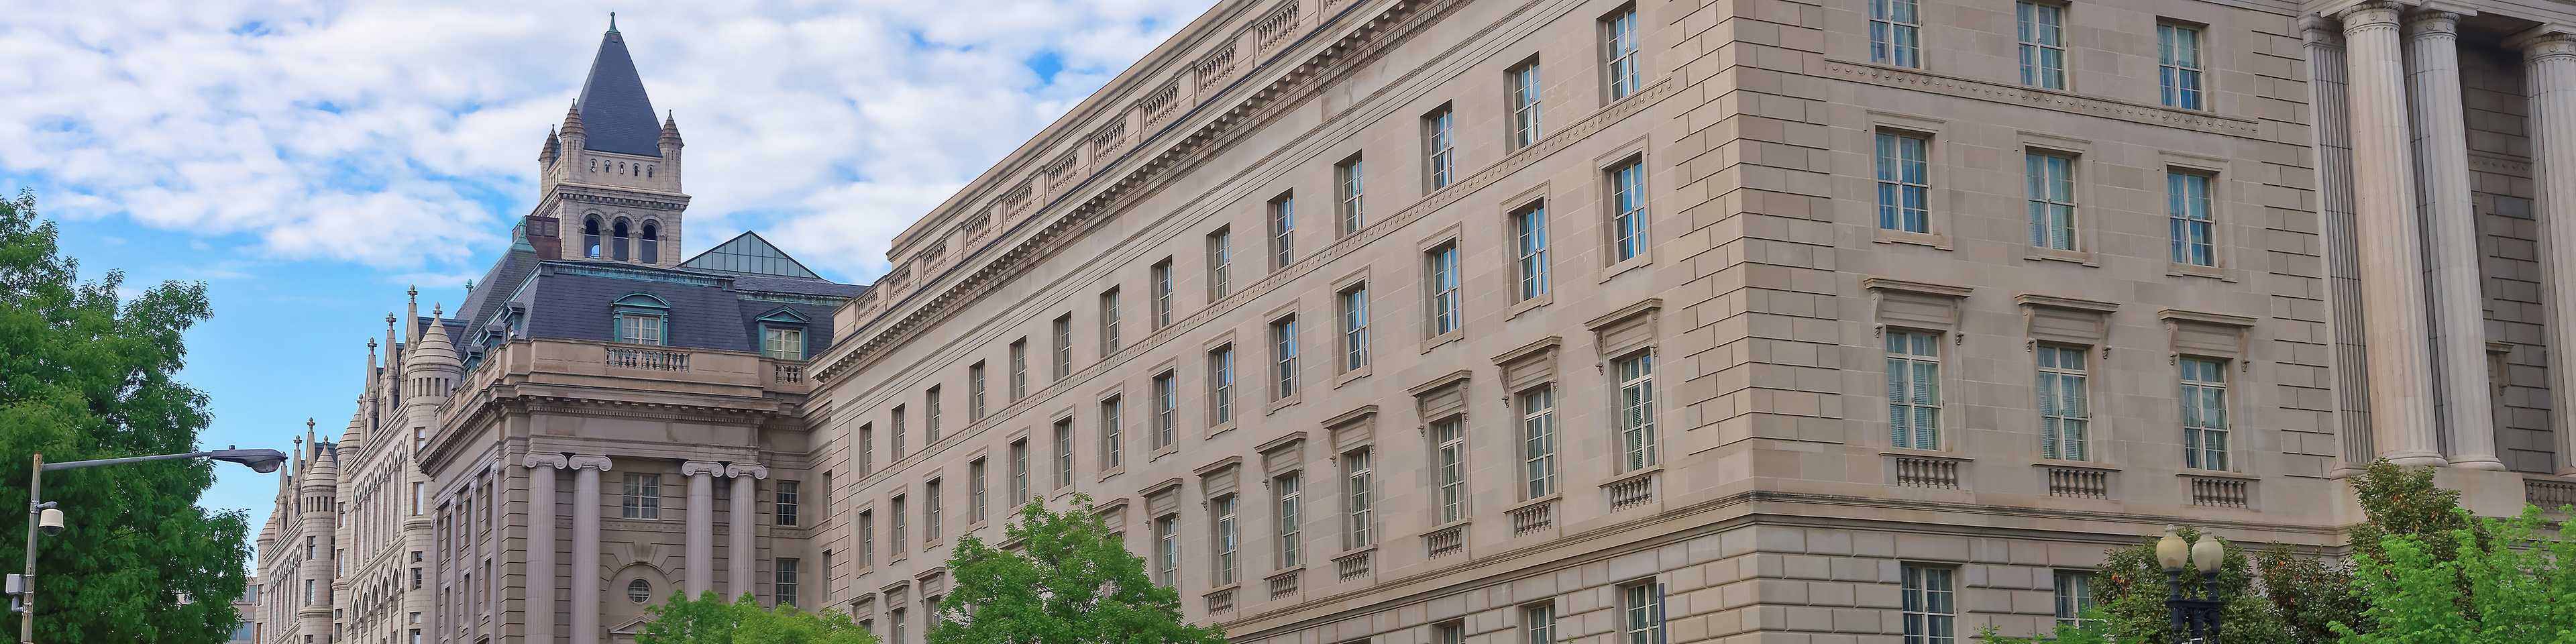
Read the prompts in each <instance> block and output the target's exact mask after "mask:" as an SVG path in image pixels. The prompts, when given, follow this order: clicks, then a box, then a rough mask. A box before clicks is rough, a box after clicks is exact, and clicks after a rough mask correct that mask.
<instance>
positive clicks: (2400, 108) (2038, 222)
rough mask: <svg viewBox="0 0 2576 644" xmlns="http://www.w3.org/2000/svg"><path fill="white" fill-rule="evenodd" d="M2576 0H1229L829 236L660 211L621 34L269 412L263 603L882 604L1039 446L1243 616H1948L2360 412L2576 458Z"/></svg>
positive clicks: (300, 635) (1481, 628) (2337, 486)
mask: <svg viewBox="0 0 2576 644" xmlns="http://www.w3.org/2000/svg"><path fill="white" fill-rule="evenodd" d="M2568 25H2576V10H2571V9H2569V8H2568V7H2566V6H2564V5H2560V4H2556V3H2546V2H2510V1H2502V0H2498V1H2488V2H2468V3H2427V4H2422V5H2417V4H2408V3H2391V2H2378V1H2372V2H2348V1H2347V2H2317V3H2305V4H2302V3H2292V2H2270V1H2264V0H2247V1H2241V2H2224V3H2221V2H2203V1H2198V0H2148V1H2144V2H2131V3H2116V4H2113V3H2074V4H2065V3H2055V2H2047V1H2042V0H2031V1H2020V2H2017V1H2014V0H1974V1H1959V0H1833V1H1831V2H1825V3H1817V4H1810V3H1800V2H1792V1H1788V0H1736V1H1730V2H1718V3H1710V4H1706V5H1702V4H1700V3H1689V2H1679V3H1671V2H1619V1H1614V0H1526V1H1521V0H1245V1H1227V2H1221V3H1219V4H1218V6H1216V7H1214V8H1213V9H1211V10H1210V11H1209V12H1208V13H1206V14H1205V15H1204V16H1202V17H1201V18H1200V19H1198V20H1197V21H1195V22H1193V23H1191V24H1190V25H1188V26H1186V27H1184V28H1182V29H1181V31H1180V32H1179V34H1178V35H1176V36H1174V37H1173V38H1172V39H1171V40H1170V41H1169V42H1166V43H1165V44H1164V45H1162V46H1161V47H1160V48H1158V49H1156V50H1155V51H1154V52H1153V53H1151V54H1149V55H1147V56H1146V57H1145V58H1144V59H1143V60H1142V61H1140V62H1138V63H1137V64H1136V65H1135V66H1134V67H1132V68H1130V69H1129V70H1127V71H1126V72H1125V73H1123V74H1121V75H1120V76H1119V77H1117V78H1116V79H1114V80H1112V81H1111V82H1110V83H1109V84H1108V85H1107V86H1106V87H1104V88H1103V89H1102V90H1101V91H1100V92H1098V93H1097V94H1095V95H1094V96H1092V97H1091V98H1089V99H1088V100H1086V101H1084V102H1082V103H1081V104H1079V105H1077V106H1075V107H1074V108H1073V109H1072V110H1071V111H1070V112H1068V113H1067V114H1066V115H1065V116H1064V117H1063V118H1062V119H1060V120H1059V121H1058V122H1056V123H1055V124H1054V125H1052V126H1050V127H1048V128H1046V129H1045V130H1043V131H1041V132H1040V133H1038V134H1037V135H1036V136H1035V137H1034V138H1032V139H1031V140H1030V141H1029V142H1028V143H1027V144H1025V145H1023V146H1022V147H1021V148H1020V149H1019V150H1017V151H1015V152H1014V153H1012V154H1011V155H1010V156H1008V157H1006V158H1004V159H1003V160H1002V161H1001V162H1000V163H998V164H996V165H995V166H994V167H993V168H992V169H991V170H989V171H987V172H986V173H985V174H984V175H983V176H982V177H980V178H977V179H976V180H975V181H973V182H972V183H970V184H968V185H967V186H966V187H965V188H964V189H963V190H960V191H959V192H958V193H957V195H956V196H955V197H953V198H951V199H950V200H949V201H948V202H947V203H945V204H942V205H941V206H939V207H938V208H936V209H934V210H932V211H931V212H929V213H927V214H925V215H924V216H922V217H921V219H920V220H919V222H917V223H916V224H914V225H913V226H912V227H911V228H910V229H908V230H906V231H905V232H904V233H903V234H902V235H900V236H898V237H897V238H896V239H895V240H894V242H893V244H892V251H891V252H890V253H889V256H888V257H889V260H890V261H891V262H892V264H893V268H892V270H891V271H890V272H888V273H887V274H886V275H885V276H884V277H883V278H882V279H880V280H879V281H878V282H877V283H876V284H874V285H873V286H869V287H859V286H850V285H843V284H836V283H832V282H829V281H827V280H823V279H821V278H819V277H818V276H816V275H814V274H813V273H812V272H810V271H806V270H804V269H803V267H802V266H801V265H798V264H797V263H796V262H795V261H794V260H793V259H792V258H788V257H787V256H786V255H785V254H784V253H780V252H778V251H777V250H776V249H775V248H774V247H771V246H769V245H768V244H767V243H765V242H763V241H761V240H760V239H759V238H758V237H757V236H756V235H749V234H746V235H744V236H741V237H737V238H736V239H734V240H732V241H729V242H726V243H725V244H723V245H721V246H719V247H717V248H715V249H711V250H709V251H706V252H703V253H699V254H697V255H694V256H690V255H686V254H684V253H682V252H681V249H680V248H679V244H678V240H679V239H680V237H679V231H680V229H681V228H680V226H681V219H682V214H683V212H684V211H685V209H686V207H687V205H688V201H687V197H686V195H685V194H683V193H682V192H681V190H680V183H679V177H680V166H681V164H680V150H681V145H680V139H679V135H678V132H677V126H676V125H675V124H674V122H673V121H671V120H669V119H665V120H664V121H662V122H661V123H660V124H659V125H658V126H657V125H656V124H655V123H654V120H653V119H652V116H654V115H653V114H652V109H651V107H650V105H649V101H647V100H646V98H645V93H644V90H643V86H642V84H641V82H640V80H638V77H637V75H636V74H635V72H634V67H633V65H632V63H631V62H630V61H629V60H628V57H627V54H626V50H625V44H624V42H623V41H622V37H621V36H620V35H618V34H617V33H615V32H614V31H613V30H612V31H611V33H610V34H609V35H608V37H607V39H606V41H604V42H603V44H602V48H601V51H600V55H599V58H598V60H597V61H596V62H595V63H594V65H593V69H592V71H591V79H590V81H589V82H588V83H587V84H586V85H585V86H584V89H583V94H582V97H581V98H580V100H579V101H577V103H576V106H575V108H574V110H573V112H572V113H571V114H568V115H567V117H566V120H565V122H564V123H563V125H562V126H561V127H560V129H559V130H558V132H557V133H556V134H555V135H553V136H550V137H549V138H548V140H547V143H546V146H545V148H544V149H543V152H542V153H541V156H540V163H541V167H542V168H543V176H544V192H543V194H542V196H541V201H540V203H539V205H538V206H537V208H536V209H535V211H534V212H533V213H532V214H531V215H530V216H529V217H528V218H527V219H526V220H525V221H524V222H523V223H522V224H520V226H519V227H518V229H517V230H516V231H515V232H514V234H513V241H514V247H513V249H512V250H511V251H510V252H509V253H507V254H506V255H504V257H503V258H502V259H501V260H500V261H499V262H498V263H496V265H495V266H494V268H493V269H492V271H491V273H490V275H489V276H487V277H486V278H485V279H483V280H479V281H478V282H477V283H476V284H477V286H476V287H475V288H474V290H473V293H472V295H470V296H469V297H468V298H467V299H466V300H465V301H464V302H463V303H462V304H460V305H458V307H457V308H456V310H455V311H454V312H453V313H452V315H453V316H454V317H447V316H449V315H451V313H450V312H448V311H446V310H445V309H444V308H443V307H441V306H439V305H438V303H436V302H433V303H432V308H431V314H430V315H429V316H425V317H424V316H421V315H419V314H418V313H417V311H416V310H415V311H413V312H412V313H411V314H410V315H408V316H407V317H397V318H394V319H393V320H390V322H391V325H390V326H391V327H392V328H389V330H388V333H387V337H386V338H385V339H384V340H383V345H382V347H383V350H384V351H385V352H386V353H385V356H386V357H384V358H383V360H382V362H383V363H382V365H381V366H379V365H378V364H377V359H376V358H374V357H371V358H370V359H369V364H368V367H367V371H366V376H367V382H368V386H367V388H366V390H365V391H366V393H365V394H364V395H363V396H362V397H361V399H360V405H359V409H358V411H357V413H356V414H355V415H354V417H353V418H352V420H351V422H350V426H349V428H348V430H347V431H346V432H345V433H344V434H343V436H342V437H341V438H340V440H338V441H336V442H330V441H322V440H316V441H314V442H312V443H310V444H308V445H306V446H305V447H303V448H302V449H300V450H299V460H298V463H297V467H296V468H295V470H294V474H293V475H292V476H290V477H288V478H287V479H285V480H284V482H283V484H282V487H281V490H280V494H279V511H278V512H277V514H276V516H275V517H274V518H273V519H272V521H271V523H270V525H269V526H268V528H267V530H266V531H264V532H263V535H262V537H261V543H260V548H261V557H260V561H261V569H260V571H259V576H260V579H262V580H263V584H265V589H264V590H265V592H263V593H261V594H260V595H258V597H259V598H260V604H259V612H258V615H257V616H256V621H257V624H256V625H255V630H256V631H257V635H258V636H257V637H256V638H255V639H256V640H257V641H260V642H263V643H268V644H281V643H292V642H304V641H312V642H342V641H346V642H364V643H369V644H378V643H402V642H414V641H419V642H443V643H472V644H481V643H485V642H573V643H575V644H595V643H600V642H623V641H628V640H630V639H631V634H632V633H633V631H634V630H635V628H636V627H637V622H638V619H639V618H640V616H641V615H642V609H643V608H644V607H645V606H648V605H651V604H653V603H655V602H659V601H662V599H663V598H664V597H666V596H667V594H668V593H669V592H670V591H671V590H674V589H679V590H686V591H691V592H695V591H698V590H707V589H712V590H717V591H719V592H723V593H726V594H735V593H743V592H749V593H752V594H754V595H756V596H758V597H759V598H760V599H761V600H762V601H764V602H771V603H796V604H799V605H804V606H809V607H826V606H828V607H833V608H838V609H841V610H845V611H848V612H850V613H851V614H853V615H854V616H856V617H857V618H858V619H860V620H863V621H864V622H865V623H867V624H868V626H869V627H870V628H871V629H872V630H873V631H874V632H876V633H877V634H878V635H880V636H881V637H884V638H887V639H888V641H891V642H896V643H900V644H914V643H918V642H920V641H921V637H922V633H923V632H924V631H925V630H926V629H927V628H928V626H929V625H930V623H931V622H932V621H933V620H934V616H933V615H932V614H931V613H932V612H933V608H932V605H933V603H934V602H936V600H937V599H938V598H939V597H940V596H941V594H943V593H944V592H946V590H947V588H948V587H949V585H950V584H951V583H952V581H951V580H950V579H949V578H948V576H947V574H946V571H945V570H943V569H942V565H943V563H944V562H945V559H946V556H947V552H948V548H949V547H951V546H952V545H953V544H954V543H955V542H956V539H958V538H959V537H960V536H961V535H966V534H975V535H979V536H980V537H982V538H984V539H986V540H987V541H998V540H999V539H1000V525H999V524H1000V523H1002V522H1004V521H1006V520H1007V519H1008V516H1007V515H1008V512H1009V510H1010V508H1011V507H1012V506H1013V505H1014V504H1015V503H1017V502H1018V501H1019V500H1022V499H1028V498H1033V497H1035V498H1044V499H1047V500H1048V501H1049V502H1050V503H1051V504H1053V505H1055V506H1057V507H1062V505H1063V504H1064V503H1065V502H1066V501H1067V500H1068V498H1069V497H1071V496H1072V495H1073V494H1077V493H1079V494H1085V495H1088V496H1089V497H1091V498H1092V499H1094V500H1096V501H1097V502H1099V505H1098V506H1097V508H1096V511H1098V512H1099V513H1100V514H1101V515H1102V516H1103V517H1104V518H1105V519H1107V520H1108V521H1110V522H1111V524H1112V525H1113V526H1117V527H1118V528H1119V529H1121V530H1123V532H1124V534H1125V536H1126V538H1127V540H1128V543H1129V546H1130V549H1131V550H1133V551H1135V552H1138V553H1140V554H1143V555H1144V556H1145V557H1146V558H1147V561H1148V563H1149V566H1150V570H1151V572H1152V574H1154V575H1155V577H1156V578H1157V580H1158V581H1161V582H1163V583H1166V584H1169V585H1172V586H1174V587H1175V588H1177V589H1178V590H1180V592H1181V595H1182V597H1183V598H1184V609H1185V611H1186V612H1187V613H1188V615H1189V617H1190V618H1191V619H1193V620H1200V621H1211V622H1221V623H1223V624H1224V625H1225V627H1226V631H1227V632H1228V633H1229V634H1230V635H1231V638H1232V639H1233V640H1235V641H1238V642H1276V643H1280V644H1348V643H1354V642H1369V643H1371V644H1411V643H1415V642H1422V643H1437V644H1452V643H1463V642H1480V643H1481V642H1492V643H1500V642H1514V643H1523V642H1583V643H1603V644H1611V643H1616V644H1663V643H1666V642H1696V641H1741V642H1750V641H1765V642H1770V641H1781V642H1790V641H1796V642H1819V643H1826V642H1859V643H1867V642H1885V643H1890V644H1894V643H1898V642H1903V643H1906V644H1917V643H1920V644H1951V643H1953V642H1955V641H1956V639H1957V638H1958V637H1959V636H1960V634H1962V633H1969V634H1973V633H1974V632H1975V631H1976V629H1977V628H1978V627H1980V626H1984V625H1989V624H1991V625H1995V626H1998V627H2000V628H2001V629H2002V630H2003V631H2004V632H2006V633H2022V632H2027V631H2030V630H2035V629H2041V628H2045V627H2046V626H2047V625H2048V624H2050V623H2052V622H2054V621H2056V620H2063V619H2071V613H2072V612H2073V611H2074V610H2075V609H2077V608H2079V607H2081V606H2083V605H2085V604H2087V603H2088V602H2090V601H2091V598H2090V595H2089V592H2088V591H2087V590H2086V589H2085V585H2084V582H2085V580H2086V579H2087V575H2088V574H2089V571H2090V569H2091V568H2092V567H2094V566H2096V565H2098V564H2099V563H2100V558H2101V552H2102V550H2103V549H2104V548H2106V547H2112V546H2118V545H2125V544H2129V543H2134V542H2135V541H2136V539H2137V538H2138V537H2139V536H2140V535H2145V534H2152V533H2155V532H2158V531H2160V529H2161V528H2162V527H2163V526H2165V525H2167V524H2177V523H2180V524H2192V525H2200V526H2206V527H2208V528H2210V529H2211V530H2213V531H2215V532H2217V533H2219V534H2222V535H2225V536H2228V537H2230V538H2232V539H2236V540H2238V541H2244V542H2273V541H2277V542H2283V543H2291V544H2298V545H2302V546H2308V547H2311V548H2315V549H2318V550H2319V551H2322V552H2335V551H2337V549H2338V548H2340V547H2341V546H2342V542H2341V538H2340V537H2339V534H2340V529H2341V528H2342V527H2343V526H2346V525H2349V524H2351V523H2354V522H2356V521H2358V520H2359V512H2358V510H2357V508H2355V507H2353V505H2352V504H2351V503H2350V502H2349V501H2347V500H2346V499H2348V498H2349V495H2350V493H2349V490H2348V487H2347V486H2345V485H2344V484H2343V483H2342V482H2341V481H2340V477H2342V476H2345V475H2348V474H2350V473H2352V472H2353V471H2355V470H2356V468H2358V467H2359V466H2361V465H2363V464H2365V463H2367V462H2369V461H2371V460H2374V459H2377V458H2389V459H2392V460H2396V461H2398V462H2400V463H2405V464H2409V465H2418V466H2437V467H2440V468H2441V469H2440V475H2441V477H2442V479H2443V481H2444V483H2445V484H2447V485H2451V486H2454V487H2458V488H2461V489H2463V490H2465V491H2466V492H2467V493H2468V496H2467V501H2468V503H2469V504H2470V505H2472V506H2473V507H2474V508H2475V509H2477V510H2478V511H2480V512H2483V513H2489V514H2502V513H2508V512H2511V511H2514V510H2516V509H2518V508H2519V507H2520V506H2521V504H2522V503H2524V502H2526V501H2533V502H2541V503H2543V504H2546V505H2553V506H2554V505H2557V504H2559V503H2564V502H2569V501H2576V480H2571V477H2576V464H2571V461H2570V460H2569V459H2568V458H2567V456H2565V455H2568V454H2576V429H2571V428H2570V427H2568V424H2569V422H2570V421H2569V420H2568V419H2567V417H2565V416H2557V415H2552V414H2551V413H2550V412H2549V410H2551V409H2555V408H2565V407H2567V406H2568V405H2569V404H2570V403H2569V402H2567V401H2566V400H2565V397H2566V396H2568V395H2569V394H2571V393H2576V372H2571V371H2566V370H2558V371H2553V370H2550V369H2548V368H2547V365H2548V364H2550V363H2551V362H2552V360H2551V358H2552V357H2553V355H2552V353H2553V351H2556V352H2557V355H2556V356H2554V357H2555V358H2556V359H2557V360H2558V361H2560V362H2564V361H2567V360H2571V358H2569V357H2568V355H2567V354H2566V351H2567V349H2568V348H2570V347H2576V326H2572V325H2566V324H2556V325H2553V324H2551V323H2550V322H2551V321H2552V320H2568V319H2576V317H2571V316H2576V284H2571V283H2570V282H2569V281H2568V280H2564V279H2559V278H2558V277H2557V276H2562V275H2569V274H2576V273H2571V271H2576V267H2569V266H2563V265H2559V264H2563V263H2564V262H2567V261H2576V260H2568V259H2566V257H2568V256H2569V255H2570V254H2571V253H2576V250H2566V249H2576V228H2571V227H2563V226H2559V227H2552V228H2549V229H2545V230H2544V229H2543V228H2542V227H2541V226H2540V222H2549V221H2556V220H2557V219H2558V218H2563V217H2569V216H2576V194H2570V193H2566V192H2565V191H2564V190H2561V189H2558V188H2553V186H2568V185H2576V27H2570V26H2568ZM663 240H669V241H670V242H671V243H670V244H662V243H660V242H661V241H663ZM684 258H685V259H684ZM413 306H414V307H415V308H416V306H417V305H416V304H414V305H413ZM397 336H399V337H397ZM1406 430H1411V431H1406ZM317 438H319V437H317Z"/></svg>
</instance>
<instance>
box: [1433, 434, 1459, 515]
mask: <svg viewBox="0 0 2576 644" xmlns="http://www.w3.org/2000/svg"><path fill="white" fill-rule="evenodd" d="M1431 476H1432V484H1434V485H1437V486H1439V488H1440V522H1441V523H1449V522H1453V521H1457V520H1459V519H1464V518H1466V517H1467V421H1466V420H1465V419H1463V418H1460V417H1456V416H1452V417H1449V418H1448V419H1445V420H1441V421H1439V422H1434V423H1432V424H1431Z"/></svg>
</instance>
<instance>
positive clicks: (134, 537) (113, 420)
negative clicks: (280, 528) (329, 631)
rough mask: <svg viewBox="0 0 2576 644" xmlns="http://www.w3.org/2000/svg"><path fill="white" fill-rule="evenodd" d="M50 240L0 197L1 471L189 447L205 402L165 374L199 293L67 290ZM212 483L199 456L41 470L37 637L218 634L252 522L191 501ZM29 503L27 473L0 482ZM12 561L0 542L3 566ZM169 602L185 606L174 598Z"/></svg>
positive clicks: (27, 212)
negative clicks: (61, 523)
mask: <svg viewBox="0 0 2576 644" xmlns="http://www.w3.org/2000/svg"><path fill="white" fill-rule="evenodd" d="M57 234H58V232H57V230H56V229H55V226H54V224H53V223H52V222H42V221H39V220H38V217H37V215H36V211H35V199H34V198H33V197H32V196H29V195H28V194H26V193H21V194H20V195H19V196H18V198H16V199H14V200H5V201H0V470H7V469H10V468H14V467H18V466H19V465H15V464H24V463H28V462H29V460H30V458H31V457H32V456H33V455H34V453H36V452H39V451H41V452H43V453H44V455H45V459H46V460H47V461H50V462H64V461H74V460H87V459H98V458H117V457H125V456H145V455H152V454H169V453H178V452H189V451H195V450H196V449H197V448H198V445H197V444H196V441H197V431H198V430H200V429H203V428H204V427H205V426H206V422H207V414H206V410H205V405H206V396H205V394H203V393H199V392H198V391H197V390H195V389H192V388H189V387H188V386H186V385H183V384H180V383H179V382H177V381H176V380H174V379H173V378H172V374H173V373H175V372H177V371H178V370H179V368H180V367H181V366H182V365H183V364H184V363H183V360H182V359H183V357H184V356H185V355H186V353H187V349H186V346H185V345H184V344H183V343H182V342H181V337H180V336H181V334H182V333H184V332H185V331H187V330H188V328H189V327H191V326H193V325H195V324H196V323H197V322H198V321H199V320H203V319H205V318H206V316H207V315H208V314H209V307H208V304H207V300H206V287H205V285H204V284H183V283H178V282H168V283H163V284H160V285H156V286H152V287H149V288H145V289H143V290H141V291H140V292H139V293H134V294H132V295H131V297H128V298H122V299H120V298H119V296H118V292H119V290H120V289H122V288H124V274H123V273H121V272H117V271H109V272H108V273H107V274H106V275H105V276H103V277H101V278H100V279H98V280H97V281H92V282H86V283H83V282H80V281H79V263H78V262H77V261H75V260H73V259H72V258H69V257H64V256H62V255H61V253H60V251H59V248H58V246H57V245H56V243H55V242H56V239H57ZM19 471H20V472H23V471H24V470H19ZM213 483H214V473H213V470H212V467H211V466H210V465H208V464H207V463H206V462H204V461H196V460H183V461H167V462H156V463H140V464H132V465H115V466H107V467H98V468H87V469H78V470H64V471H58V472H53V473H50V474H47V475H46V476H45V489H44V492H45V498H46V500H50V501H55V502H57V503H59V504H60V506H61V508H62V510H63V512H64V515H65V516H66V523H65V529H64V531H63V533H62V534H61V535H59V536H54V537H48V538H45V539H43V540H41V541H40V543H41V545H40V546H39V547H40V548H41V549H42V551H41V553H40V554H41V559H42V561H41V562H40V565H39V567H38V568H37V574H38V576H37V581H38V583H37V590H38V591H39V592H38V595H37V619H36V640H37V641H42V642H132V641H142V642H174V643H185V642H204V643H209V644H211V643H214V642H221V641H224V640H225V639H227V638H229V636H230V635H231V632H232V630H233V626H234V625H235V624H236V623H237V621H238V620H239V618H238V617H236V616H235V614H234V612H233V607H232V603H231V600H232V599H233V598H234V597H238V596H240V595H241V594H242V588H243V584H244V578H243V573H242V571H243V567H244V564H245V563H246V562H247V561H248V560H249V556H250V552H249V550H248V548H247V547H246V546H245V545H244V544H245V543H246V542H247V541H248V539H247V537H248V534H249V522H248V520H247V519H246V518H245V516H244V515H243V514H242V513H239V512H226V513H213V514H210V513H207V512H206V511H204V510H202V509H200V508H198V507H197V497H198V495H200V494H202V493H203V492H204V491H205V489H206V488H207V486H209V485H212V484H213ZM26 494H27V477H26V476H24V475H23V474H6V475H0V499H18V498H25V496H26ZM21 525H23V524H21ZM25 553H26V550H25V547H24V545H23V544H22V543H21V542H20V541H19V540H18V539H14V538H11V539H0V561H10V562H15V561H19V560H21V558H23V557H24V556H25ZM182 594H184V595H185V596H187V597H190V598H193V599H194V600H195V601H194V602H193V603H187V604H181V603H179V601H178V599H179V597H180V596H181V595H182Z"/></svg>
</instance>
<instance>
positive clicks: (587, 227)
mask: <svg viewBox="0 0 2576 644" xmlns="http://www.w3.org/2000/svg"><path fill="white" fill-rule="evenodd" d="M581 256H582V257H588V258H591V259H599V217H598V216H596V215H594V216H590V217H584V218H582V221H581Z"/></svg>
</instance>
